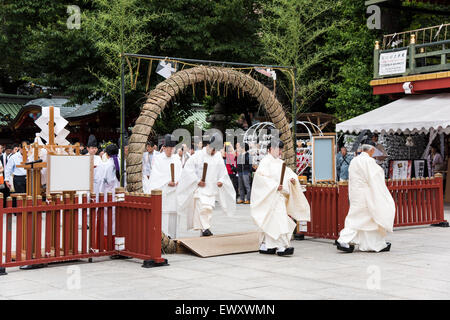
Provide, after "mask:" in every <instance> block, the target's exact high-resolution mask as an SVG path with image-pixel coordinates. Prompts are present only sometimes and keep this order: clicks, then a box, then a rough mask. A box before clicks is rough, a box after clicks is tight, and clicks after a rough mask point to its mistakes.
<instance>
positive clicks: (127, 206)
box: [0, 191, 167, 274]
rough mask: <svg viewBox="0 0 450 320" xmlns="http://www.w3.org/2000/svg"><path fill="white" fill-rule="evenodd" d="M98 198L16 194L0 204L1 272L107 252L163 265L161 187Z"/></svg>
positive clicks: (90, 256) (105, 253) (109, 254)
mask: <svg viewBox="0 0 450 320" xmlns="http://www.w3.org/2000/svg"><path fill="white" fill-rule="evenodd" d="M91 199H95V195H91ZM99 199H100V200H99V201H98V202H96V201H95V200H92V201H91V202H89V201H88V199H87V196H86V195H83V196H82V201H81V203H74V202H73V198H70V197H69V195H65V197H64V199H63V198H62V196H54V197H53V198H51V197H50V198H49V199H47V202H43V201H42V198H41V197H38V199H37V203H36V205H34V206H33V205H32V199H31V197H17V207H14V208H13V207H12V199H11V197H8V199H7V206H6V208H1V206H0V274H6V272H5V268H7V267H16V266H24V265H38V264H47V263H51V262H61V261H67V260H78V259H83V258H89V259H91V258H93V257H99V256H111V255H121V256H129V257H134V258H137V259H142V260H144V264H143V267H151V266H158V265H165V264H167V260H166V259H163V258H162V257H161V192H160V191H154V192H153V193H152V196H149V195H144V194H132V193H130V194H129V193H126V194H125V197H124V199H123V201H113V199H112V195H111V194H108V195H107V197H106V200H104V196H103V194H100V197H99ZM2 201H3V198H2V195H1V194H0V203H2ZM79 215H81V224H80V223H79ZM113 215H114V216H115V217H114V218H113ZM113 220H114V221H115V228H116V230H115V231H116V234H115V235H114V234H113V225H112V223H109V222H110V221H113ZM88 221H89V222H88ZM4 222H6V225H4ZM25 225H26V228H25ZM105 225H106V226H107V227H106V232H105V227H104V226H105ZM114 237H125V250H123V251H117V250H115V248H114ZM105 238H106V239H107V240H106V241H104V240H105ZM13 239H15V241H14V242H13ZM4 244H5V245H4ZM3 247H5V248H3Z"/></svg>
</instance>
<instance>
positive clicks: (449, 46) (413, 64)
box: [373, 33, 450, 79]
mask: <svg viewBox="0 0 450 320" xmlns="http://www.w3.org/2000/svg"><path fill="white" fill-rule="evenodd" d="M404 50H406V52H407V56H406V67H405V70H404V72H399V73H391V74H384V75H380V57H381V55H382V54H385V53H393V52H401V51H404ZM449 58H450V39H449V40H439V41H430V42H424V43H421V44H418V43H416V36H415V33H411V35H410V42H409V45H408V46H403V47H399V48H393V49H381V48H380V45H379V42H378V41H377V42H376V43H375V50H374V70H373V72H374V79H383V78H390V77H399V76H409V75H415V74H424V73H432V72H439V71H449V70H450V60H449Z"/></svg>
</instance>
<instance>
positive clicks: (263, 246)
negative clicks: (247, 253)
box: [259, 242, 267, 251]
mask: <svg viewBox="0 0 450 320" xmlns="http://www.w3.org/2000/svg"><path fill="white" fill-rule="evenodd" d="M259 250H262V251H267V247H266V244H265V243H264V242H263V243H261V246H260V247H259Z"/></svg>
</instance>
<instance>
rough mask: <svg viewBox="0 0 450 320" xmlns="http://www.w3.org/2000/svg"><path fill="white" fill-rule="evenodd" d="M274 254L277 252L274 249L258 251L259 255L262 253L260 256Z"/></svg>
mask: <svg viewBox="0 0 450 320" xmlns="http://www.w3.org/2000/svg"><path fill="white" fill-rule="evenodd" d="M276 252H277V249H276V248H270V249H266V250H261V249H259V253H262V254H275V253H276Z"/></svg>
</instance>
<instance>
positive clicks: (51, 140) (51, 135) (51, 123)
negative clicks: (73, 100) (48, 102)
mask: <svg viewBox="0 0 450 320" xmlns="http://www.w3.org/2000/svg"><path fill="white" fill-rule="evenodd" d="M49 113H50V115H49V120H48V144H49V145H51V146H53V145H55V114H54V108H53V106H50V107H49Z"/></svg>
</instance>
